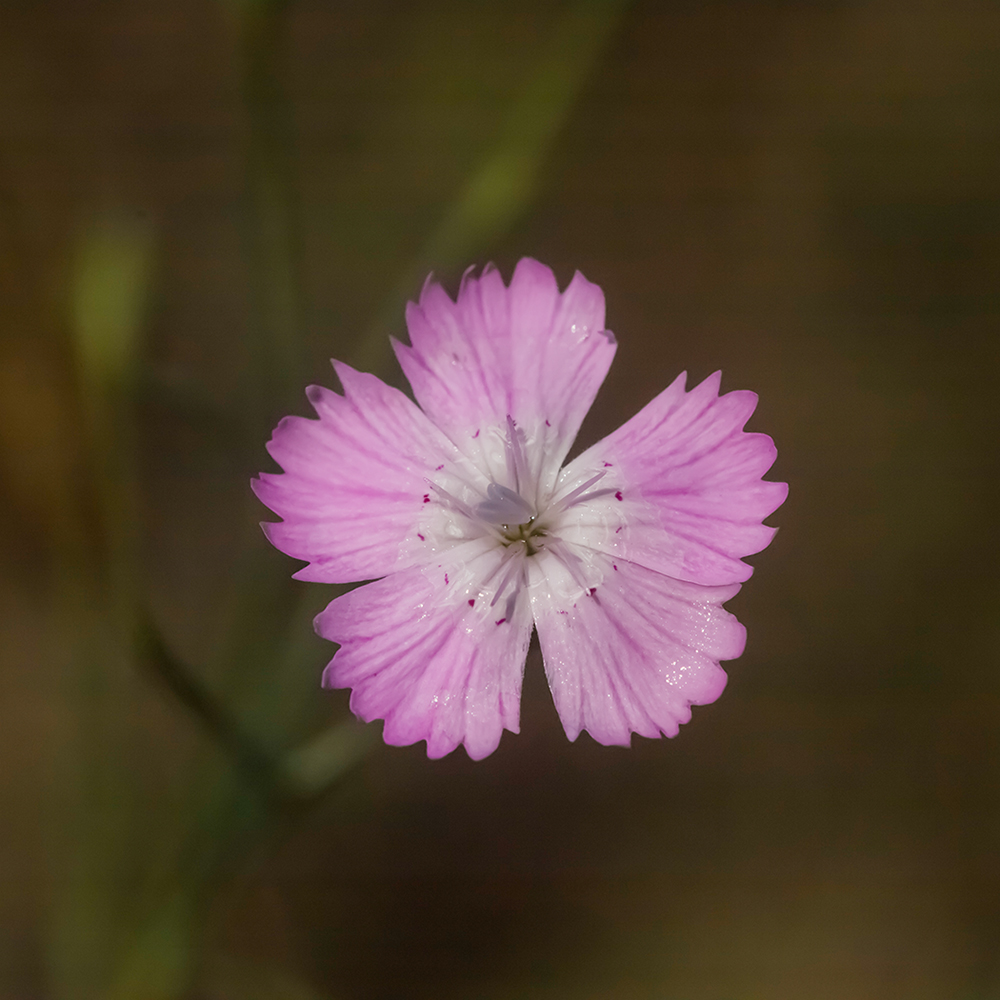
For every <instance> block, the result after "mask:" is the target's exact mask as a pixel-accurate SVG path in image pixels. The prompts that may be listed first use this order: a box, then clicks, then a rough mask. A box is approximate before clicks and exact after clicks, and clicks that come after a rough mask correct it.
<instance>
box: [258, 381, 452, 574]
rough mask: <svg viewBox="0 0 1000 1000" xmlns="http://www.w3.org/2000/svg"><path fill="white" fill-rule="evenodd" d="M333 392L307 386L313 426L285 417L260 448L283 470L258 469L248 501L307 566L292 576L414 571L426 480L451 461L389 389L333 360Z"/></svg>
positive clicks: (421, 419) (446, 448)
mask: <svg viewBox="0 0 1000 1000" xmlns="http://www.w3.org/2000/svg"><path fill="white" fill-rule="evenodd" d="M334 368H335V369H336V371H337V374H338V376H339V377H340V380H341V382H342V383H343V386H344V395H343V396H341V395H338V394H337V393H335V392H331V391H330V390H328V389H323V388H321V387H319V386H310V387H309V389H308V390H307V394H308V396H309V401H310V402H311V403H312V404H313V406H314V407H315V409H316V412H317V414H318V415H319V420H307V419H305V418H304V417H286V418H285V419H284V420H282V421H281V423H280V424H278V426H277V428H276V429H275V431H274V435H273V437H272V438H271V441H270V443H269V444H268V451H269V452H270V453H271V455H272V456H273V457H274V459H275V460H276V461H277V462H278V463H279V464H280V465H281V467H282V468H283V469H284V470H285V472H284V474H283V475H282V474H274V473H266V472H265V473H262V474H261V476H260V478H259V479H257V480H255V481H254V483H253V487H254V491H255V492H256V494H257V496H258V497H260V499H261V500H262V501H263V502H264V503H265V504H267V506H268V507H270V508H271V510H273V511H274V512H275V513H276V514H278V515H280V516H281V517H282V518H284V520H283V521H282V523H280V524H265V525H264V531H265V533H266V534H267V537H268V538H269V539H270V540H271V542H272V543H273V544H274V545H275V546H276V547H277V548H279V549H280V550H281V551H282V552H284V553H286V554H287V555H290V556H293V557H295V558H296V559H305V560H307V561H308V562H309V563H310V565H309V566H308V567H305V568H303V569H301V570H299V572H298V573H296V574H295V576H296V577H297V578H298V579H300V580H316V581H319V582H322V583H349V582H353V581H355V580H370V579H372V578H374V577H378V576H384V575H385V574H386V573H390V572H393V571H394V570H398V569H402V568H405V567H407V566H411V565H414V564H415V563H416V562H418V561H419V559H420V551H421V546H420V545H418V544H417V539H416V538H415V535H414V525H415V524H416V522H417V521H418V519H419V517H420V512H421V505H422V503H423V497H424V495H425V494H426V493H427V484H426V477H427V476H429V475H431V474H432V472H433V470H434V469H435V468H437V467H438V466H440V465H441V464H442V463H444V462H445V461H448V460H452V459H456V458H458V457H459V456H458V453H457V451H456V449H455V447H454V445H453V444H452V443H451V442H450V441H449V440H448V439H447V438H446V437H445V436H444V435H443V434H442V433H441V432H440V431H439V430H438V429H437V428H436V427H435V426H434V425H433V424H432V423H431V422H430V421H429V420H428V419H427V417H426V416H424V414H423V413H421V412H420V410H419V408H418V407H416V406H414V404H413V403H412V402H411V401H410V400H409V399H407V398H406V396H405V395H403V393H401V392H400V391H399V390H398V389H393V388H391V387H390V386H387V385H386V384H385V383H384V382H381V381H380V380H379V379H377V378H376V377H375V376H374V375H367V374H362V373H360V372H356V371H355V370H354V369H353V368H350V367H348V366H347V365H344V364H340V363H338V362H334Z"/></svg>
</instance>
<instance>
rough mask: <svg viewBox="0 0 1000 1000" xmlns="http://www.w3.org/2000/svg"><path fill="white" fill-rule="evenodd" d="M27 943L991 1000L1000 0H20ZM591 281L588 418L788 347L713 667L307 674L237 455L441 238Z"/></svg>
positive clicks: (996, 906) (308, 599) (654, 994)
mask: <svg viewBox="0 0 1000 1000" xmlns="http://www.w3.org/2000/svg"><path fill="white" fill-rule="evenodd" d="M0 79H2V81H3V83H2V88H0V137H2V141H0V295H2V303H3V305H2V309H0V331H2V333H0V498H2V505H3V517H2V524H3V538H4V544H3V546H2V548H0V629H2V637H0V650H2V656H3V660H4V666H3V671H2V674H0V692H2V713H3V720H2V724H0V754H2V760H3V767H2V769H0V984H2V987H0V990H2V994H0V995H2V996H3V997H10V998H17V1000H21V998H54V1000H64V998H65V1000H90V998H98V997H100V998H104V997H111V998H120V1000H125V998H131V997H136V998H153V1000H159V998H163V1000H166V998H185V1000H189V998H198V1000H230V998H232V1000H258V998H259V1000H270V998H285V1000H339V998H344V1000H376V998H382V997H390V998H396V997H398V998H452V997H454V998H466V997H476V998H488V1000H493V998H496V1000H500V998H513V997H518V998H536V997H537V998H544V1000H563V998H566V1000H570V998H572V1000H584V998H593V1000H597V998H601V1000H604V998H612V1000H618V998H621V1000H644V998H651V1000H652V998H675V997H676V998H682V1000H784V998H788V1000H799V998H803V997H808V998H811V1000H826V998H830V1000H867V998H897V997H899V998H907V1000H921V998H949V1000H950V998H959V1000H983V998H993V997H1000V862H998V856H997V845H998V839H1000V672H998V669H997V668H998V655H997V646H998V638H1000V619H998V614H997V612H998V604H1000V582H998V575H997V565H998V555H1000V553H998V548H1000V531H998V530H997V526H996V520H997V516H998V505H997V487H998V466H997V454H998V449H997V439H998V433H1000V419H998V405H997V389H998V375H997V371H998V360H1000V358H998V354H1000V351H998V345H1000V338H998V335H997V320H998V315H1000V297H998V281H997V277H998V266H1000V129H998V127H997V121H998V112H1000V8H998V7H997V6H996V5H995V4H993V3H991V2H987V0H982V2H978V0H918V2H914V3H909V4H899V3H895V2H889V0H827V2H795V0H791V2H778V0H775V2H770V3H767V2H745V3H744V2H717V0H702V2H690V3H689V2H682V0H678V2H675V3H656V2H653V0H637V2H634V3H626V2H624V0H622V2H614V0H559V2H552V3H548V2H541V3H539V2H537V0H534V2H532V0H504V2H502V3H501V2H494V0H482V2H476V3H460V2H455V0H408V2H406V3H404V2H401V0H397V2H392V0H364V2H358V0H338V2H336V3H333V2H321V0H287V2H284V3H278V2H267V0H229V2H228V3H226V2H221V0H219V2H211V0H177V2H175V3H171V4H166V3H154V2H150V0H105V2H98V0H95V2H86V3H77V2H71V0H32V2H21V0H5V2H3V4H2V9H0ZM525 254H529V255H532V256H535V257H537V258H539V259H540V260H542V261H544V262H546V263H548V264H550V265H551V266H552V267H553V268H554V269H555V271H556V274H557V276H558V277H559V279H560V281H561V282H562V283H565V282H567V281H568V280H569V279H570V277H571V276H572V274H573V271H574V270H575V269H580V270H582V271H583V272H584V273H585V274H586V276H587V277H588V278H590V279H591V280H593V281H595V282H597V283H599V284H600V285H601V286H602V287H603V288H604V290H605V293H606V295H607V299H608V325H609V326H610V327H611V329H613V330H614V331H615V332H616V334H617V335H618V338H619V342H620V348H619V353H618V359H617V361H616V364H615V366H614V368H613V370H612V373H611V375H610V377H609V379H608V381H607V383H606V384H605V386H604V388H603V389H602V392H601V395H600V396H599V398H598V401H597V404H596V406H595V408H594V410H593V411H592V413H591V414H590V416H589V417H588V419H587V421H586V423H585V424H584V427H583V430H582V432H581V438H580V444H581V445H586V444H589V443H592V442H593V441H594V440H596V439H597V438H599V437H600V436H602V435H604V434H605V433H608V432H609V431H610V430H612V429H613V428H614V427H615V426H617V425H618V424H619V423H620V422H621V421H623V420H624V419H627V418H628V417H629V416H630V415H631V414H632V413H634V412H635V411H636V410H638V409H639V408H640V407H641V406H642V405H644V404H645V403H646V402H647V401H648V400H649V399H650V398H651V397H652V396H653V395H655V394H656V393H657V392H658V391H659V390H660V389H662V388H663V387H664V386H666V384H667V383H668V382H669V381H671V380H672V379H673V378H674V376H675V375H676V374H677V373H678V372H679V371H681V370H685V369H686V370H687V371H688V372H689V373H690V382H689V384H691V383H693V382H695V381H700V380H701V379H702V378H703V377H705V376H707V375H708V374H710V373H711V372H713V371H715V370H716V369H719V368H721V369H722V371H723V388H724V389H736V388H751V389H754V390H756V391H757V392H758V393H759V394H760V400H761V401H760V406H759V408H758V411H757V413H756V415H755V416H754V417H753V418H752V421H751V424H750V427H751V429H754V430H760V431H765V432H767V433H769V434H771V435H773V437H774V438H775V440H776V442H777V445H778V449H779V458H778V461H777V464H776V465H775V467H774V469H773V470H772V471H771V473H770V475H769V478H771V479H776V480H787V481H788V482H789V484H790V486H791V493H790V497H789V500H788V501H787V503H786V504H785V506H784V507H783V508H781V509H780V510H779V511H778V512H777V513H775V514H774V515H773V516H772V518H771V519H770V521H771V523H773V524H776V525H780V528H781V530H780V532H779V533H778V535H777V536H776V538H775V540H774V542H773V544H772V545H771V547H770V548H769V549H768V550H767V551H765V552H764V553H762V554H760V555H759V556H756V557H753V558H752V560H751V561H753V562H754V564H755V565H756V566H757V568H758V572H757V575H756V576H755V578H754V579H753V580H752V581H751V582H750V583H749V584H748V585H747V586H746V587H745V589H744V592H743V593H741V594H740V595H739V596H738V597H737V598H736V599H735V600H733V601H732V602H731V604H730V608H731V610H733V611H734V612H735V613H737V614H738V615H739V617H740V619H741V620H742V621H743V622H744V623H745V624H746V626H747V628H748V630H749V643H748V646H747V651H746V653H745V654H744V656H743V657H742V658H741V659H740V660H738V661H735V662H734V663H732V664H730V665H729V673H730V683H729V687H728V689H727V690H726V692H725V694H724V695H723V697H722V698H721V700H720V701H719V702H718V703H716V704H715V705H713V706H711V707H706V708H701V709H697V710H696V711H695V715H694V719H693V721H692V722H691V723H690V724H689V725H687V726H685V727H683V729H682V731H681V734H680V736H679V737H678V738H677V739H676V740H672V741H667V740H662V741H647V740H643V739H640V738H638V737H636V738H635V739H634V745H633V747H632V748H631V749H630V750H622V749H620V748H604V747H600V746H597V745H596V744H594V743H593V742H592V741H591V740H590V738H589V737H588V736H587V735H586V734H585V735H583V736H582V737H581V738H580V739H579V741H578V742H577V743H576V744H569V743H568V742H567V741H566V739H565V736H564V735H563V733H562V729H561V727H560V724H559V721H558V719H557V717H556V714H555V711H554V709H553V706H552V702H551V698H550V696H549V694H548V691H547V688H546V686H545V682H544V678H543V676H542V670H541V662H540V659H539V657H538V654H537V650H534V651H533V652H532V653H531V655H530V657H529V661H528V669H527V677H526V683H525V693H524V700H523V706H522V732H521V735H519V736H516V737H515V736H512V735H511V734H505V736H504V739H503V742H502V743H501V746H500V748H499V750H498V751H497V752H496V753H495V754H493V755H492V756H491V757H489V758H488V759H487V760H485V761H482V762H480V763H475V764H474V763H472V762H470V761H469V760H468V758H467V757H466V756H465V754H464V751H461V750H460V751H458V752H456V753H455V754H453V755H451V756H450V757H448V758H446V759H444V760H441V761H428V760H427V759H426V756H425V751H424V747H423V745H418V746H413V747H409V748H403V749H398V748H391V747H385V746H383V745H382V744H381V742H380V740H379V738H378V737H379V729H380V725H379V724H375V725H373V726H370V727H362V726H360V725H358V724H356V723H353V722H352V721H351V720H350V713H349V711H348V708H347V698H348V696H347V693H346V692H328V691H321V690H320V688H319V677H320V672H321V669H322V667H323V666H324V665H325V663H326V662H327V660H328V659H329V657H330V655H331V653H332V651H333V650H332V647H331V646H330V645H329V644H328V643H325V642H323V641H321V640H319V639H318V638H316V637H315V636H314V635H313V633H312V629H311V626H310V621H311V618H312V616H313V615H314V614H316V613H317V612H318V611H319V610H320V609H321V608H322V607H323V606H324V605H325V604H326V602H327V601H329V600H330V599H331V598H332V597H334V596H335V594H336V592H337V590H336V588H332V587H321V586H315V585H307V584H302V583H296V582H294V581H292V580H290V579H289V577H290V574H291V573H292V572H293V571H294V569H295V567H296V565H297V564H295V563H294V562H293V561H292V560H290V559H287V558H286V557H284V556H282V555H280V554H279V553H277V552H275V551H273V550H272V549H271V548H270V547H269V546H268V545H267V544H266V542H265V540H264V538H263V537H262V535H261V534H260V530H259V528H258V527H257V523H258V521H260V520H261V519H266V518H267V517H268V516H269V512H267V511H266V510H265V509H264V508H263V507H262V506H261V505H259V504H258V503H257V502H256V501H255V500H254V498H253V497H252V495H251V494H250V491H249V485H248V484H249V479H250V477H251V475H253V474H254V473H256V472H257V471H260V470H262V469H274V466H273V465H272V463H271V461H270V459H269V458H268V457H267V455H266V453H265V451H264V443H265V441H266V440H267V437H268V436H269V432H270V429H271V427H272V426H273V425H274V424H275V423H276V421H277V420H278V419H279V418H280V417H281V416H282V415H284V414H285V413H288V412H295V413H300V414H305V413H307V412H309V410H308V407H307V404H306V401H305V397H304V394H303V388H304V387H305V385H306V384H308V383H310V382H319V383H321V384H326V385H333V384H334V380H333V375H332V372H331V370H330V369H329V367H328V361H327V359H328V358H329V357H331V356H336V357H339V358H342V359H346V360H349V361H351V362H352V363H354V364H356V365H358V366H360V367H364V368H367V369H369V370H374V371H376V372H378V373H379V374H380V375H382V376H383V377H384V378H386V379H388V380H390V381H393V382H395V383H396V384H402V383H401V376H400V374H399V372H398V370H397V369H396V367H395V363H394V362H392V361H391V360H390V356H389V353H388V352H387V350H386V340H385V338H386V335H387V334H390V333H394V334H397V335H402V334H403V333H404V327H403V323H402V310H403V304H404V303H405V300H406V299H407V298H408V297H413V296H415V295H416V294H417V293H418V292H419V289H420V285H421V283H422V281H423V279H424V277H425V275H426V273H427V272H428V271H430V270H432V269H433V270H434V271H435V273H436V274H437V275H438V276H439V277H440V278H441V279H442V280H443V281H444V282H445V284H446V286H447V287H449V288H450V289H451V290H452V291H453V292H454V290H455V289H456V288H457V282H458V279H459V277H460V275H461V273H462V271H463V270H464V269H465V267H466V266H467V265H469V264H472V263H477V264H480V265H481V264H484V263H485V262H487V261H489V260H492V261H495V262H496V263H497V264H498V266H499V267H500V268H501V270H502V271H503V272H504V274H505V275H506V276H508V277H509V275H510V272H511V270H512V268H513V265H514V263H515V262H516V260H517V259H518V258H519V257H520V256H522V255H525Z"/></svg>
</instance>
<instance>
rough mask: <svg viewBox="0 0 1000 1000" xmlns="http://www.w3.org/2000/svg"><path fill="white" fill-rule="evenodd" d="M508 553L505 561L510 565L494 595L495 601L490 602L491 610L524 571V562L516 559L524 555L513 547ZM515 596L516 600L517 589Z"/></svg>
mask: <svg viewBox="0 0 1000 1000" xmlns="http://www.w3.org/2000/svg"><path fill="white" fill-rule="evenodd" d="M507 552H508V556H507V558H506V559H505V560H504V561H505V562H506V563H507V564H508V565H507V572H506V573H505V574H504V577H503V579H502V580H501V581H500V586H499V587H497V592H496V593H495V594H494V595H493V600H492V601H490V607H491V608H492V607H493V606H494V605H495V604H496V603H497V601H499V600H500V598H501V597H503V595H504V594H505V593H506V592H507V588H508V587H509V586H510V584H511V581H512V580H513V579H514V577H515V576H519V575H520V574H521V572H522V570H523V566H522V565H521V564H522V561H523V560H521V559H517V558H515V556H519V555H522V554H523V553H522V552H519V551H518V550H517V549H515V548H514V547H513V546H511V547H510V548H509V549H508V550H507ZM514 596H515V598H516V597H517V589H516V588H515V591H514ZM507 617H508V618H509V617H510V615H508V616H507Z"/></svg>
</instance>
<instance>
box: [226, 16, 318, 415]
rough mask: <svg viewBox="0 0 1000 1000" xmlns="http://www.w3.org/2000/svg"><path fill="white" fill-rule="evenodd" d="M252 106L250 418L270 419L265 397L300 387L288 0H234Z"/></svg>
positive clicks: (280, 399) (281, 399) (285, 398)
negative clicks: (285, 84)
mask: <svg viewBox="0 0 1000 1000" xmlns="http://www.w3.org/2000/svg"><path fill="white" fill-rule="evenodd" d="M231 6H232V7H233V9H234V11H235V14H236V18H237V30H238V33H239V42H240V55H241V59H242V85H243V100H244V105H245V107H246V112H247V123H248V135H247V147H246V185H247V201H248V206H247V207H248V211H247V214H246V217H245V219H244V230H245V232H244V237H245V242H246V247H247V266H248V270H249V275H250V282H249V288H250V293H251V310H252V314H251V316H250V320H249V329H250V334H251V337H250V342H249V345H248V347H249V350H250V353H251V377H250V378H249V379H248V381H247V386H246V388H247V390H248V392H249V397H248V399H247V404H246V405H247V413H248V417H249V420H248V424H249V427H250V428H251V429H253V430H254V431H255V432H256V431H257V429H258V428H259V426H260V422H261V420H262V419H263V420H264V421H265V422H266V421H267V420H269V419H270V416H269V414H267V413H266V412H264V408H263V407H262V406H261V401H262V400H269V401H272V402H274V403H277V404H280V405H286V404H289V403H290V402H291V401H292V400H294V399H297V398H298V396H299V394H300V393H301V385H300V382H301V370H302V308H301V304H302V288H301V227H300V225H299V204H298V199H297V196H296V192H297V190H298V185H297V183H296V178H295V176H294V175H295V169H294V150H295V141H294V129H293V124H292V109H291V106H290V104H289V102H288V99H287V97H286V96H285V93H284V91H283V88H282V85H281V78H282V74H281V72H280V70H281V68H282V67H281V64H282V55H283V49H284V43H285V40H286V38H287V30H286V16H287V11H288V8H289V4H288V3H287V2H286V0H235V2H233V3H231Z"/></svg>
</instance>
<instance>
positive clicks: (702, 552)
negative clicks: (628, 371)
mask: <svg viewBox="0 0 1000 1000" xmlns="http://www.w3.org/2000/svg"><path fill="white" fill-rule="evenodd" d="M720 377H721V376H720V374H719V373H718V372H717V373H716V374H715V375H712V376H710V377H709V378H707V379H705V381H704V382H702V383H701V384H700V385H699V386H697V387H696V388H694V389H692V390H691V392H685V391H684V382H685V376H684V375H680V376H679V377H678V378H677V379H675V380H674V382H673V383H672V384H671V385H670V386H669V387H668V388H667V389H665V390H664V391H663V392H662V393H660V395H659V396H657V397H656V398H655V399H654V400H653V401H652V402H651V403H649V404H648V405H647V406H645V407H644V408H643V409H642V410H641V411H640V412H639V413H637V414H636V415H635V416H634V417H633V418H632V419H631V420H629V421H628V422H627V423H625V424H623V425H622V426H621V427H619V428H618V430H616V431H615V432H614V433H612V434H610V435H608V437H606V438H605V439H604V440H603V441H599V442H598V443H597V444H596V445H594V446H593V447H592V448H590V449H589V450H588V451H587V452H585V453H584V454H583V455H580V456H579V457H578V458H576V459H575V460H574V461H573V462H571V463H570V465H569V466H568V467H567V470H566V471H567V475H570V474H572V475H578V476H580V477H582V476H584V475H586V472H587V470H590V469H592V468H593V469H596V470H601V469H602V468H604V469H607V468H610V469H613V470H616V475H617V476H618V478H619V480H620V482H621V483H622V491H621V492H622V497H621V499H622V507H621V509H620V514H621V517H622V519H623V521H624V522H626V524H625V527H624V528H623V529H622V530H620V531H619V532H617V534H615V535H614V536H613V537H610V538H607V539H604V540H600V541H598V540H595V541H594V543H593V544H594V545H595V547H597V548H600V549H602V550H603V551H606V552H609V553H611V554H615V555H619V556H621V557H622V558H627V559H630V560H632V561H634V562H638V563H641V564H642V565H643V566H646V567H648V568H650V569H654V570H657V571H658V572H661V573H665V574H666V575H668V576H672V577H676V578H677V579H680V580H687V581H690V582H692V583H700V584H706V585H718V584H727V583H733V582H741V581H743V580H746V579H748V578H749V577H750V575H751V573H753V567H752V566H749V565H747V564H746V563H744V562H742V561H741V559H742V557H743V556H746V555H750V554H752V553H754V552H759V551H760V550H761V549H763V548H765V547H766V546H767V544H768V542H770V540H771V538H772V537H773V535H774V532H775V531H776V530H777V529H775V528H769V527H767V526H766V525H763V524H761V521H762V520H763V519H764V518H765V517H767V515H768V514H770V513H771V512H772V511H774V510H775V509H776V508H778V507H779V506H780V505H781V504H782V503H783V502H784V500H785V497H786V496H787V494H788V486H787V485H786V484H785V483H770V482H763V481H762V480H761V476H762V475H763V474H764V473H765V472H766V471H767V470H768V469H769V468H770V467H771V464H772V463H773V462H774V459H775V456H776V454H777V451H776V449H775V447H774V442H773V441H772V440H771V438H770V437H768V435H766V434H748V433H745V432H744V431H743V425H744V424H745V423H746V421H747V420H748V418H749V417H750V414H751V413H753V411H754V408H755V407H756V405H757V396H756V394H755V393H752V392H746V391H739V392H730V393H727V394H726V395H724V396H719V394H718V389H719V381H720Z"/></svg>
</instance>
